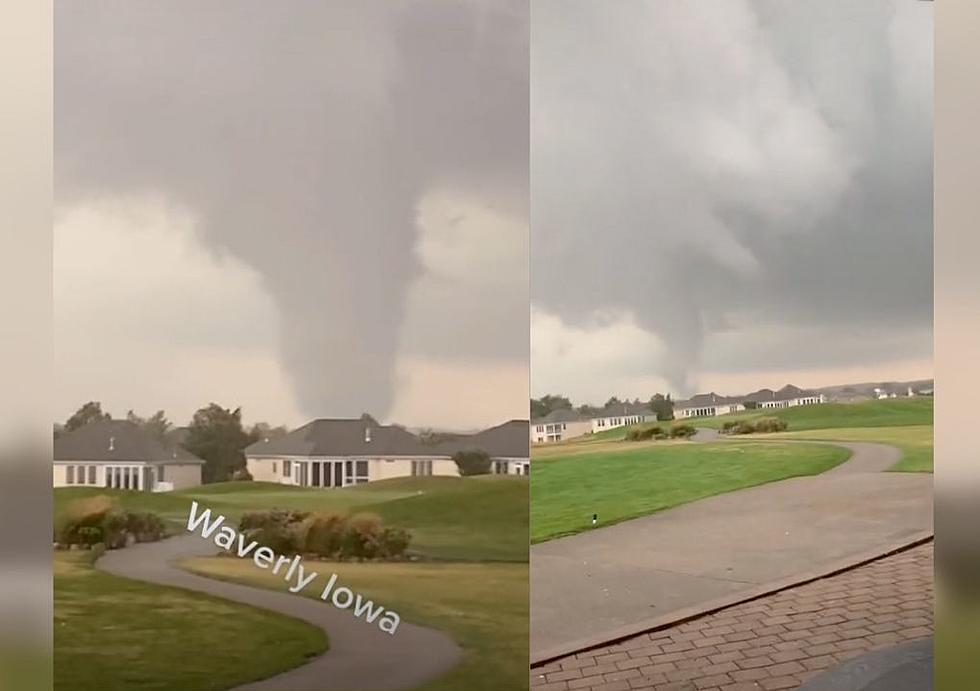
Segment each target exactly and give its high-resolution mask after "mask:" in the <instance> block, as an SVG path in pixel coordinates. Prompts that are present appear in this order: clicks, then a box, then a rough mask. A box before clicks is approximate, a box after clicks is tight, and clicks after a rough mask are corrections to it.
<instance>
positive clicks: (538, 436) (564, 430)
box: [528, 408, 592, 444]
mask: <svg viewBox="0 0 980 691" xmlns="http://www.w3.org/2000/svg"><path fill="white" fill-rule="evenodd" d="M528 429H529V430H530V437H531V442H532V443H535V444H541V443H544V442H554V441H561V440H562V439H572V438H573V437H581V436H582V435H583V434H589V433H590V432H592V419H591V418H590V417H588V416H586V415H583V414H582V413H579V412H577V411H575V410H570V409H568V408H562V409H560V410H552V411H551V412H550V413H548V414H547V415H545V416H544V417H540V418H536V419H534V420H531V424H530V426H529V428H528Z"/></svg>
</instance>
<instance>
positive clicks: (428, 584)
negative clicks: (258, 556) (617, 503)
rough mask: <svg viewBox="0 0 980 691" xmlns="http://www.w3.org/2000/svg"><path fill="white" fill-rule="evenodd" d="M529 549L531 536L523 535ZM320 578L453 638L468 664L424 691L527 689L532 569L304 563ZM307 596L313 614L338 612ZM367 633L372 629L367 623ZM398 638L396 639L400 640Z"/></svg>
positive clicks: (247, 571) (264, 581) (213, 565)
mask: <svg viewBox="0 0 980 691" xmlns="http://www.w3.org/2000/svg"><path fill="white" fill-rule="evenodd" d="M524 536H525V537H524V539H525V543H526V541H527V537H526V536H527V533H526V532H525V533H524ZM304 564H306V565H307V568H308V569H309V568H312V569H314V570H315V571H317V572H319V573H321V574H329V573H334V572H336V573H337V575H338V583H339V584H343V585H345V586H347V587H350V588H352V589H353V590H355V591H356V592H358V593H361V594H363V595H366V596H367V597H369V598H371V599H372V600H373V601H374V602H375V603H377V604H381V605H383V606H384V607H386V608H390V609H392V610H394V611H396V612H398V614H399V615H400V616H401V617H402V619H403V620H405V621H411V622H412V623H415V624H421V625H423V626H430V627H432V628H435V629H438V630H440V631H443V632H445V633H447V634H448V635H449V636H450V637H452V638H453V640H455V641H456V642H457V643H458V644H459V645H460V647H462V648H463V650H464V659H463V661H462V662H461V663H460V664H459V665H457V666H456V667H454V668H453V669H452V670H450V671H449V672H448V673H447V674H446V675H445V676H443V677H441V678H439V679H437V680H434V681H432V682H429V683H427V684H425V685H424V686H422V687H419V688H420V689H422V690H424V691H455V690H456V689H469V690H471V691H497V689H520V688H527V683H528V676H527V665H528V657H527V640H528V615H529V611H528V566H527V564H526V563H525V564H517V563H513V564H505V563H497V564H459V563H457V564H443V563H383V564H354V563H343V564H337V563H326V562H314V561H310V560H304ZM181 566H183V567H184V568H187V569H189V570H191V571H194V572H195V573H199V574H201V575H204V576H209V577H212V578H219V579H223V580H230V581H234V582H238V583H244V584H246V585H253V586H258V587H263V588H269V589H273V590H281V589H282V578H281V577H279V576H272V575H271V574H270V573H269V572H268V571H263V570H260V569H257V568H255V565H254V564H252V563H251V561H248V560H242V559H232V558H219V557H205V558H196V559H189V560H186V561H184V562H182V563H181ZM301 592H302V594H303V595H305V596H307V597H310V598H313V599H315V600H316V602H315V603H311V604H310V606H311V607H332V606H333V605H331V604H329V603H325V602H321V601H319V600H318V599H317V597H318V595H319V590H318V589H316V588H308V589H306V590H303V591H301ZM365 626H367V624H365ZM397 635H398V633H397V632H396V633H395V636H397Z"/></svg>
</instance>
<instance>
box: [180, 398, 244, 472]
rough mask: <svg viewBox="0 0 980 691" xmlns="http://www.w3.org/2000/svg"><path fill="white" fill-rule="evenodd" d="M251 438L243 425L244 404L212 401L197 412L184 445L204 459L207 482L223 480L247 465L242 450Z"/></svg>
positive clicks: (188, 428)
mask: <svg viewBox="0 0 980 691" xmlns="http://www.w3.org/2000/svg"><path fill="white" fill-rule="evenodd" d="M252 441H253V439H252V437H251V436H250V435H249V434H248V432H246V431H245V430H244V429H243V428H242V409H241V408H235V409H234V410H230V409H228V408H222V407H221V406H220V405H218V404H217V403H211V404H210V405H208V406H207V407H206V408H201V409H200V410H198V411H197V412H196V413H194V417H193V418H192V420H191V424H190V425H189V426H188V427H187V439H186V440H185V441H184V447H185V448H186V449H187V450H188V451H190V452H191V453H193V454H194V455H195V456H198V457H199V458H203V459H204V461H205V464H204V473H203V474H204V482H224V481H226V480H229V479H230V478H231V477H232V475H233V474H234V473H235V471H236V470H241V469H243V468H244V467H245V455H244V454H243V453H242V450H243V449H244V448H245V447H246V446H248V445H249V444H251V443H252Z"/></svg>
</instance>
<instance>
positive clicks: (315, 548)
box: [300, 512, 347, 559]
mask: <svg viewBox="0 0 980 691" xmlns="http://www.w3.org/2000/svg"><path fill="white" fill-rule="evenodd" d="M346 532H347V517H346V516H344V515H343V514H339V513H326V512H324V513H315V514H313V515H312V516H309V517H308V518H307V519H306V520H305V521H304V522H303V524H302V528H301V533H300V534H301V544H302V547H303V551H304V552H309V553H310V554H315V555H317V556H318V557H324V558H327V559H329V558H333V557H336V556H337V555H338V554H339V553H340V549H341V546H342V545H343V542H344V536H345V534H346Z"/></svg>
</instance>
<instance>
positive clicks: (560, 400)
mask: <svg viewBox="0 0 980 691" xmlns="http://www.w3.org/2000/svg"><path fill="white" fill-rule="evenodd" d="M571 409H572V402H571V401H570V400H568V398H567V397H565V396H554V395H552V394H547V395H545V396H542V397H541V398H537V399H535V398H532V399H531V417H532V418H533V419H537V418H542V417H545V416H546V415H547V414H548V413H550V412H551V411H553V410H571Z"/></svg>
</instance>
